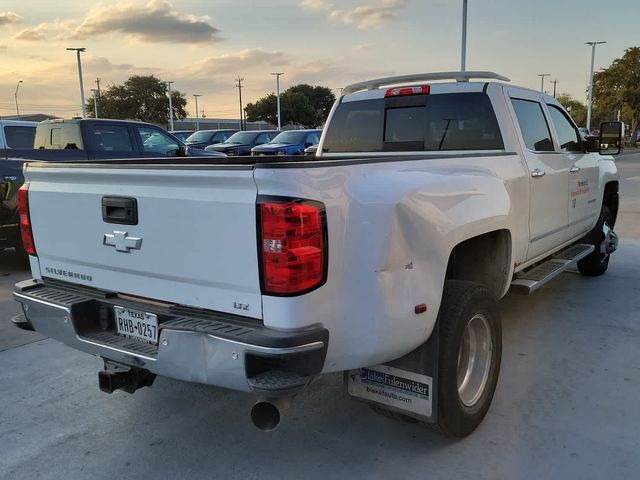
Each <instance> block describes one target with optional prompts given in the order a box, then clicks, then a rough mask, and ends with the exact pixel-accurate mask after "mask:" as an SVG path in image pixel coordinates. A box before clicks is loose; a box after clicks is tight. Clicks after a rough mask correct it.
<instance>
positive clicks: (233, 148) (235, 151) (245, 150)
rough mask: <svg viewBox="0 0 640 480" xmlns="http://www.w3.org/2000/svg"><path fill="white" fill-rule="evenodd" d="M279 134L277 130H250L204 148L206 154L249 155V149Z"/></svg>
mask: <svg viewBox="0 0 640 480" xmlns="http://www.w3.org/2000/svg"><path fill="white" fill-rule="evenodd" d="M279 133H280V132H279V131H278V130H251V131H243V132H237V133H234V134H233V135H231V136H230V137H229V138H227V140H225V141H224V142H222V143H217V144H215V145H209V146H208V147H207V148H205V151H207V152H222V153H224V154H226V155H249V154H250V153H251V149H252V148H253V147H255V146H258V145H262V144H264V143H267V142H269V141H271V140H272V139H273V138H274V137H275V136H276V135H278V134H279Z"/></svg>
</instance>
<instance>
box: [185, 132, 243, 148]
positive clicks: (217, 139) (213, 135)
mask: <svg viewBox="0 0 640 480" xmlns="http://www.w3.org/2000/svg"><path fill="white" fill-rule="evenodd" d="M237 131H238V130H237V129H235V130H234V129H226V130H200V131H198V132H194V133H192V134H191V135H189V136H188V137H187V139H186V140H185V141H184V143H185V144H186V145H187V146H189V147H190V148H200V149H203V148H205V147H208V146H209V145H215V144H217V143H222V142H224V141H226V140H227V139H228V138H229V137H230V136H231V135H233V134H234V133H236V132H237Z"/></svg>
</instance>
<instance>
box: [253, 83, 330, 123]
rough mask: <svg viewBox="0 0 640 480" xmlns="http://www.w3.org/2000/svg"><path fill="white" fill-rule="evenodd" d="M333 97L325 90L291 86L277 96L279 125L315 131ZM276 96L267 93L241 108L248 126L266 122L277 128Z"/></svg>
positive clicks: (318, 87)
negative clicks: (249, 123)
mask: <svg viewBox="0 0 640 480" xmlns="http://www.w3.org/2000/svg"><path fill="white" fill-rule="evenodd" d="M335 99H336V97H335V96H334V95H333V93H332V92H331V90H330V89H329V88H327V87H320V86H311V85H307V84H304V83H303V84H299V85H294V86H293V87H289V88H288V89H287V90H285V91H284V92H283V93H282V94H280V111H281V115H282V123H283V124H287V123H289V124H296V125H303V126H305V127H307V128H312V127H317V126H318V125H321V124H323V123H324V121H325V120H326V118H327V116H328V115H329V111H330V110H331V106H332V105H333V102H334V101H335ZM276 101H277V99H276V96H275V94H273V93H270V94H268V95H266V96H264V97H262V98H260V99H258V100H257V101H256V102H255V103H249V104H247V106H246V107H245V112H246V114H247V120H248V121H250V122H255V121H260V120H263V121H266V122H269V123H271V124H272V125H277V123H278V119H277V117H276V110H277V105H276Z"/></svg>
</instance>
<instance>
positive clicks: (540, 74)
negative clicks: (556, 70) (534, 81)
mask: <svg viewBox="0 0 640 480" xmlns="http://www.w3.org/2000/svg"><path fill="white" fill-rule="evenodd" d="M549 75H551V74H550V73H539V74H538V76H539V77H540V78H541V79H542V83H541V84H540V91H541V92H542V93H544V77H548V76H549Z"/></svg>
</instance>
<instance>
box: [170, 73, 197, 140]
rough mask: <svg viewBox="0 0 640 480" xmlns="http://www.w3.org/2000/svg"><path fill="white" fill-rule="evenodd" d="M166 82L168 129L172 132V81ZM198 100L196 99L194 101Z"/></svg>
mask: <svg viewBox="0 0 640 480" xmlns="http://www.w3.org/2000/svg"><path fill="white" fill-rule="evenodd" d="M164 83H166V84H167V97H169V130H170V131H172V132H173V104H172V103H171V84H172V83H173V81H168V82H164ZM197 101H198V100H197V99H196V102H197ZM197 114H198V108H197V107H196V115H197Z"/></svg>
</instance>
